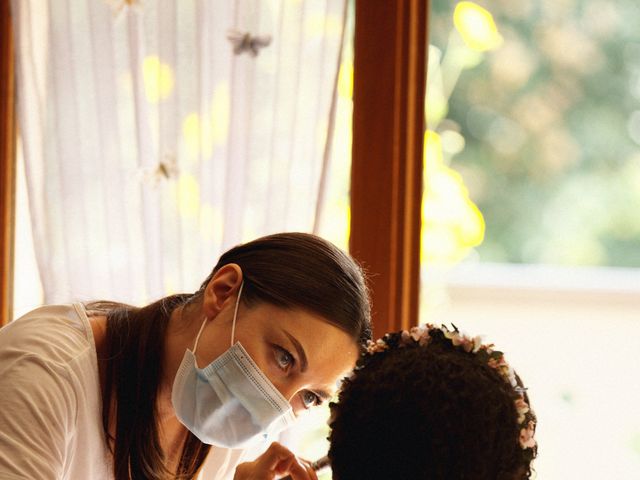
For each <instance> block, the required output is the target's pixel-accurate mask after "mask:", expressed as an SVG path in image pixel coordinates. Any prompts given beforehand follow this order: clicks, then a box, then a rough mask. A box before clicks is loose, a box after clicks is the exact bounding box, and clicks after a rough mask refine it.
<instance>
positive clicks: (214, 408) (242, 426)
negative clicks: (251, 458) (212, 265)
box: [171, 285, 295, 448]
mask: <svg viewBox="0 0 640 480" xmlns="http://www.w3.org/2000/svg"><path fill="white" fill-rule="evenodd" d="M242 286H243V285H241V286H240V289H239V291H238V298H237V299H236V305H235V310H234V313H233V324H232V327H231V347H230V348H229V349H228V350H227V351H226V352H224V353H223V354H222V355H220V356H219V357H218V358H216V359H215V360H214V361H213V362H211V363H210V364H209V365H207V366H206V367H204V368H198V366H197V365H196V357H195V352H196V348H197V346H198V340H199V339H200V334H201V333H202V330H203V328H204V326H205V324H206V322H207V319H205V320H204V322H203V323H202V326H201V327H200V331H199V332H198V335H197V336H196V341H195V344H194V346H193V351H191V350H188V349H187V351H186V352H185V354H184V357H183V359H182V363H181V364H180V368H179V369H178V373H177V374H176V377H175V380H174V382H173V390H172V393H171V401H172V403H173V408H174V409H175V412H176V415H177V417H178V419H179V420H180V422H181V423H182V424H183V425H184V426H185V427H187V428H188V429H189V431H190V432H191V433H193V434H194V435H195V436H196V437H198V438H199V439H200V440H201V441H202V442H204V443H208V444H210V445H215V446H218V447H226V448H240V447H243V446H246V445H247V444H249V443H250V442H251V441H252V440H254V439H255V438H256V437H260V436H261V435H264V434H267V433H269V434H272V433H273V434H275V433H278V432H280V431H282V430H283V429H285V428H287V427H289V426H291V425H292V424H293V422H294V420H295V416H294V414H293V411H292V409H291V405H290V404H289V401H288V400H287V399H286V398H284V397H283V396H282V394H281V393H280V392H279V391H278V389H277V388H276V387H274V386H273V384H272V383H271V382H270V381H269V379H268V378H267V376H266V375H265V374H264V373H263V372H262V371H261V370H260V368H259V367H258V366H257V365H256V363H255V362H254V361H253V359H252V358H251V357H250V356H249V354H248V353H247V351H246V350H245V349H244V348H243V347H242V345H241V344H240V342H237V343H236V344H235V345H234V344H233V340H234V333H235V325H236V317H237V315H238V306H239V304H240V295H241V293H242Z"/></svg>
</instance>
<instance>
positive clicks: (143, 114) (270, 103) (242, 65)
mask: <svg viewBox="0 0 640 480" xmlns="http://www.w3.org/2000/svg"><path fill="white" fill-rule="evenodd" d="M12 7H13V11H12V15H13V19H14V22H15V31H16V48H17V55H16V56H17V73H18V79H17V80H18V112H19V126H20V135H21V139H22V146H23V149H24V160H25V168H26V178H27V188H28V197H29V203H30V208H31V218H32V228H33V234H34V247H35V252H36V259H37V264H38V268H39V271H40V276H41V279H42V283H43V290H44V301H45V302H56V301H69V300H71V299H89V298H98V297H100V298H113V299H117V300H122V301H127V302H132V303H142V302H145V301H148V300H150V299H153V298H156V297H158V296H161V295H164V294H166V293H171V292H179V291H192V290H193V289H195V288H197V286H198V284H199V282H200V281H201V280H202V279H203V278H204V277H205V276H206V275H207V273H208V272H209V271H210V269H211V268H212V266H213V265H214V263H215V261H216V259H217V257H218V255H219V254H220V253H221V251H223V250H224V249H226V248H228V247H230V246H232V245H234V244H236V243H238V242H241V241H245V240H248V239H251V238H254V237H256V236H259V235H262V234H266V233H272V232H276V231H283V230H299V231H312V230H313V229H314V225H317V223H318V216H319V215H320V210H321V209H320V208H319V201H320V200H321V198H322V195H323V185H324V184H325V182H324V176H325V175H326V167H327V165H326V164H327V162H328V158H329V154H328V152H329V148H328V146H329V144H330V137H331V135H330V128H329V127H330V124H331V123H332V122H331V114H332V111H333V109H332V105H333V104H334V100H335V91H336V78H337V70H338V65H339V60H340V58H339V57H340V52H341V44H342V37H343V30H344V18H345V0H305V1H288V0H272V1H264V0H262V1H261V0H253V1H249V0H245V1H231V0H210V1H207V0H200V1H193V0H144V1H141V2H137V1H133V0H128V1H124V0H123V1H117V0H112V1H100V0H47V1H44V0H14V2H13V4H12ZM17 268H20V267H19V266H18V267H17Z"/></svg>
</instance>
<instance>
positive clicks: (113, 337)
mask: <svg viewBox="0 0 640 480" xmlns="http://www.w3.org/2000/svg"><path fill="white" fill-rule="evenodd" d="M370 332H371V331H370V307H369V300H368V294H367V289H366V286H365V283H364V279H363V275H362V272H361V271H360V269H359V268H358V266H357V265H356V264H355V262H354V261H353V260H352V259H351V258H349V257H348V256H347V255H346V254H344V253H343V252H342V251H340V250H339V249H337V248H336V247H335V246H333V245H331V244H330V243H328V242H326V241H324V240H322V239H320V238H318V237H316V236H313V235H308V234H300V233H289V234H277V235H271V236H267V237H263V238H260V239H258V240H255V241H253V242H249V243H247V244H244V245H240V246H238V247H235V248H233V249H231V250H229V251H228V252H226V253H225V254H224V255H222V257H221V258H220V260H219V261H218V264H217V265H216V266H215V268H214V269H213V271H212V273H211V275H210V276H209V277H208V278H207V279H206V280H205V281H204V282H203V284H202V286H201V288H200V290H198V291H197V292H196V293H194V294H181V295H174V296H170V297H166V298H163V299H161V300H159V301H157V302H155V303H152V304H150V305H147V306H146V307H143V308H135V307H130V306H126V305H120V304H116V303H112V302H96V303H92V304H88V305H86V306H83V305H79V304H77V305H71V306H49V307H43V308H40V309H37V310H35V311H33V312H31V313H29V314H27V315H25V316H24V317H22V318H21V319H19V320H17V321H15V322H12V323H11V324H9V325H8V326H7V327H5V328H4V329H2V330H0V445H2V447H1V448H0V478H11V479H23V478H25V479H26V478H30V479H31V478H48V479H49V478H51V479H59V478H69V479H76V478H91V479H111V478H115V479H118V480H124V479H159V478H174V477H178V478H193V477H194V476H195V475H196V474H197V473H198V472H200V471H201V472H202V473H203V475H202V476H203V477H204V478H212V479H213V478H226V477H228V476H230V475H232V474H233V471H234V467H235V465H236V464H237V462H238V461H239V459H240V456H241V454H242V449H243V448H244V447H245V446H246V445H248V444H250V443H251V442H252V441H253V440H254V439H255V438H259V437H260V436H262V435H263V434H265V433H276V432H277V431H278V430H280V429H282V428H285V427H286V426H288V425H289V424H290V423H291V421H292V420H293V418H294V417H295V416H296V415H298V414H300V413H301V412H303V411H305V410H306V409H308V408H312V407H313V406H315V405H319V404H320V403H322V402H323V401H325V400H326V399H328V398H329V397H330V396H331V395H332V394H333V392H334V388H335V383H336V380H337V379H338V378H340V377H341V376H342V375H343V373H344V372H345V371H347V370H349V369H350V368H352V366H353V364H354V363H355V361H356V359H357V358H358V355H359V352H360V350H361V348H362V347H363V346H364V345H365V344H366V342H367V340H368V339H369V337H370ZM211 445H212V446H211ZM273 448H277V449H278V451H279V457H278V458H279V460H278V461H277V462H275V463H274V465H273V468H274V469H276V470H277V471H278V472H279V473H282V474H286V473H289V474H291V475H292V477H294V478H300V479H306V478H314V474H313V473H312V472H311V471H310V469H309V468H308V466H306V465H305V464H301V463H300V462H299V461H297V459H295V457H293V455H292V454H291V453H290V452H288V451H287V450H286V449H284V447H280V446H277V447H273ZM273 448H272V449H270V451H269V454H268V460H269V462H271V461H272V459H273ZM263 463H264V462H263ZM256 468H258V467H256ZM259 468H260V469H261V470H260V471H262V469H264V465H263V464H260V465H259ZM253 476H254V474H253V472H252V469H251V467H250V466H248V467H247V466H246V465H245V466H244V467H243V471H242V473H241V476H239V477H237V478H253Z"/></svg>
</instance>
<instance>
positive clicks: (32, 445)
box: [0, 304, 243, 480]
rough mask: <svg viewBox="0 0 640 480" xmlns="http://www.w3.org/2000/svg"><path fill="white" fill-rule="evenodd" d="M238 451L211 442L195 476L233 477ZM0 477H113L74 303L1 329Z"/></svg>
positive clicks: (89, 350) (81, 314)
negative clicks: (208, 450) (215, 445)
mask: <svg viewBox="0 0 640 480" xmlns="http://www.w3.org/2000/svg"><path fill="white" fill-rule="evenodd" d="M242 453H243V451H242V450H230V449H224V448H217V447H211V450H210V452H209V455H208V457H207V460H206V461H205V464H204V466H203V469H202V471H201V473H200V475H199V476H198V478H199V479H207V480H222V479H226V478H231V477H233V472H234V470H235V467H236V465H237V464H238V463H239V461H240V458H241V456H242ZM0 478H1V479H3V480H17V479H20V480H25V479H29V480H31V479H52V480H53V479H55V480H58V479H60V480H61V479H65V480H66V479H69V480H76V479H82V480H84V479H91V480H111V479H113V469H112V456H111V453H110V452H109V449H108V447H107V444H106V441H105V435H104V431H103V428H102V399H101V393H100V382H99V375H98V363H97V355H96V347H95V341H94V339H93V332H92V330H91V326H90V324H89V320H88V318H87V315H86V313H85V310H84V307H83V306H82V305H81V304H74V305H54V306H46V307H42V308H38V309H36V310H33V311H32V312H29V313H28V314H26V315H24V316H23V317H21V318H19V319H18V320H15V321H14V322H11V323H9V324H8V325H7V326H5V327H4V328H2V329H0Z"/></svg>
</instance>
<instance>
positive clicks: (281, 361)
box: [276, 347, 295, 370]
mask: <svg viewBox="0 0 640 480" xmlns="http://www.w3.org/2000/svg"><path fill="white" fill-rule="evenodd" d="M294 362H295V359H294V358H293V355H291V354H290V353H289V352H287V351H286V350H285V349H284V348H282V347H276V363H277V364H278V367H280V368H281V369H283V370H288V369H289V368H290V367H291V366H293V364H294Z"/></svg>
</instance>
